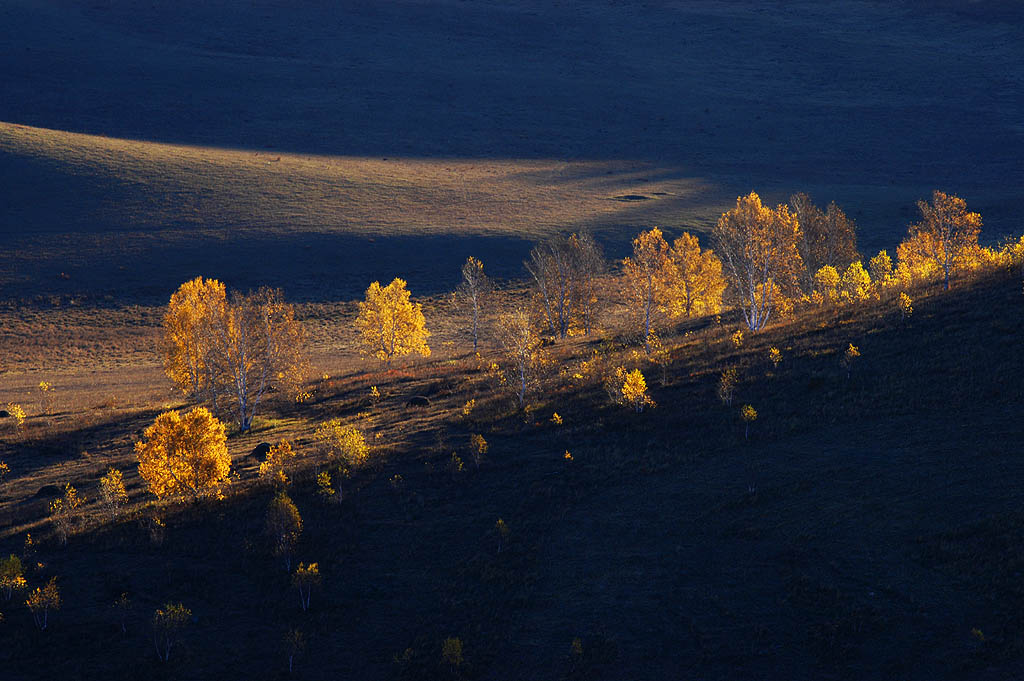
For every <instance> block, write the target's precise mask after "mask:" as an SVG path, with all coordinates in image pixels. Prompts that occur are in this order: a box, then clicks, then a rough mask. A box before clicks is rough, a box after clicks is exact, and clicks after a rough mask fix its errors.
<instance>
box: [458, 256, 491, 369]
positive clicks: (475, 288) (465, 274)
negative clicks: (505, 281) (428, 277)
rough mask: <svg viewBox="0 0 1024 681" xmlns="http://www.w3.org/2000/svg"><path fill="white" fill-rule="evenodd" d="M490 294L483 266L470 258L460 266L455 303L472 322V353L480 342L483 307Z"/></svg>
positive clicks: (489, 284) (489, 283)
mask: <svg viewBox="0 0 1024 681" xmlns="http://www.w3.org/2000/svg"><path fill="white" fill-rule="evenodd" d="M490 292H491V280H490V279H488V278H487V275H486V274H484V264H483V263H482V262H480V261H479V260H477V259H476V258H474V257H473V256H470V257H469V258H467V259H466V263H465V264H464V265H463V266H462V282H461V283H460V284H459V287H458V289H456V291H455V302H456V304H457V305H459V307H461V308H462V309H463V310H465V312H466V313H467V314H468V315H469V317H470V321H471V322H472V333H473V352H476V351H477V347H478V345H479V342H480V331H481V328H480V327H481V322H482V319H481V318H482V315H483V309H484V305H485V304H486V302H487V297H488V294H490Z"/></svg>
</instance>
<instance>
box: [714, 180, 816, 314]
mask: <svg viewBox="0 0 1024 681" xmlns="http://www.w3.org/2000/svg"><path fill="white" fill-rule="evenodd" d="M712 233H713V235H714V237H715V240H716V242H717V245H718V252H719V254H720V256H721V258H722V261H723V264H724V265H725V272H726V278H727V279H728V281H729V283H730V284H731V285H732V287H733V290H734V291H735V292H736V295H737V296H738V299H739V304H740V309H741V310H742V312H743V319H744V320H745V321H746V323H747V326H748V327H749V328H750V330H751V331H758V330H760V329H762V328H764V326H765V324H767V323H768V319H769V317H770V316H771V313H772V310H773V309H775V308H776V306H778V305H779V303H780V302H782V301H780V300H779V299H778V297H780V296H790V295H795V293H796V292H797V290H798V281H797V277H798V274H799V273H800V271H801V269H802V268H803V261H802V259H801V258H800V253H799V252H798V250H797V243H798V242H799V241H800V239H801V238H802V236H801V232H800V225H799V223H798V222H797V219H796V217H795V216H794V215H793V214H792V213H790V211H789V209H788V208H787V207H786V206H778V207H776V208H775V209H772V208H769V207H767V206H764V205H762V204H761V197H759V196H758V195H757V194H756V193H754V192H751V193H750V194H748V195H747V196H741V197H739V198H737V199H736V207H735V208H733V209H732V210H730V211H728V212H726V213H724V214H723V215H722V217H721V218H719V220H718V222H717V223H716V224H715V228H714V230H713V232H712Z"/></svg>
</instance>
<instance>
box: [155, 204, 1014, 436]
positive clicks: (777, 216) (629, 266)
mask: <svg viewBox="0 0 1024 681" xmlns="http://www.w3.org/2000/svg"><path fill="white" fill-rule="evenodd" d="M918 207H919V209H920V211H921V220H920V221H919V222H916V223H914V224H912V225H911V226H910V228H909V230H908V235H907V237H906V239H905V240H904V241H903V243H901V244H900V246H899V248H898V249H897V252H896V255H897V258H896V263H895V265H894V263H893V260H892V258H890V257H889V255H888V253H887V252H886V251H881V252H880V253H879V254H878V255H876V256H875V257H873V258H872V259H871V260H870V262H869V266H868V268H865V267H864V265H863V261H862V259H861V257H860V254H859V252H858V250H857V228H856V224H855V223H854V222H853V221H852V220H851V219H849V218H848V217H847V216H846V214H845V213H844V212H843V211H842V209H841V208H839V207H838V206H837V205H836V204H835V203H831V204H829V205H828V206H827V208H826V209H825V210H822V209H820V208H818V207H817V206H816V205H815V204H814V203H813V202H812V201H811V199H810V197H808V196H807V195H806V194H795V195H794V196H792V197H791V198H790V202H789V205H778V206H776V207H774V208H773V207H770V206H767V205H765V204H763V203H762V201H761V198H760V197H759V196H758V195H757V194H756V193H754V192H751V193H750V194H748V195H746V196H741V197H739V198H737V200H736V205H735V206H734V207H733V208H732V209H730V210H729V211H727V212H725V213H724V214H723V215H722V216H721V217H720V218H719V220H718V222H717V223H716V224H715V226H714V228H713V229H712V232H711V237H712V240H713V242H714V244H715V250H714V251H712V250H710V249H707V248H702V246H701V244H700V240H699V239H698V237H697V236H695V235H693V234H690V233H686V232H684V233H683V234H682V235H681V236H679V238H677V239H676V240H675V241H674V242H673V243H672V244H669V243H668V242H667V241H666V240H665V238H664V235H663V234H662V232H661V230H660V229H658V228H657V227H655V228H653V229H650V230H648V231H645V232H643V233H641V234H639V235H638V236H637V237H636V238H635V239H634V240H633V251H632V253H631V254H630V255H629V256H628V257H626V258H624V259H623V260H622V263H621V275H619V276H618V277H617V278H609V277H608V276H606V275H607V271H608V267H607V263H606V261H605V258H604V256H603V254H602V252H601V248H600V246H599V245H598V244H597V242H596V241H595V240H594V238H593V237H592V236H591V235H590V234H588V233H580V234H571V235H569V236H566V237H560V238H553V239H549V240H546V241H544V242H542V243H540V244H537V245H536V246H535V247H534V248H533V250H532V251H531V252H530V256H529V258H528V259H527V260H526V261H525V263H524V265H525V268H526V271H527V272H528V273H529V275H530V279H531V281H532V283H533V286H534V289H535V298H534V300H533V301H532V302H531V303H530V304H522V305H520V306H518V307H517V308H515V309H513V310H511V311H508V312H506V313H504V314H502V315H498V316H497V319H494V318H493V315H492V314H491V311H492V309H493V305H492V304H491V302H490V301H489V300H488V297H489V295H490V293H491V292H492V290H493V287H492V285H491V282H490V281H489V279H488V277H487V275H486V274H485V272H484V265H483V263H482V262H481V261H480V260H478V259H477V258H474V257H470V258H469V259H467V261H466V263H465V265H464V266H463V268H462V273H461V274H462V280H461V283H460V285H459V287H458V288H457V290H456V291H455V292H454V294H453V301H454V303H455V304H456V308H457V309H458V310H459V311H460V312H461V313H462V314H463V315H464V317H465V319H466V326H467V328H468V330H469V334H470V336H471V338H472V342H473V348H474V351H476V350H478V349H479V347H480V341H481V338H482V337H484V336H485V334H487V333H491V334H493V336H494V339H493V340H494V341H495V345H496V346H497V347H499V348H500V349H501V350H502V351H503V352H504V355H505V357H506V359H507V361H508V363H509V369H510V370H511V373H512V374H514V380H512V381H510V383H512V384H514V385H515V386H516V388H517V389H516V391H515V392H516V395H517V397H518V399H519V401H520V403H522V402H523V399H524V396H525V392H526V385H527V382H528V376H527V374H528V373H529V367H530V364H531V361H532V358H533V357H534V356H535V355H536V353H537V350H538V349H539V348H540V346H541V345H542V342H541V337H540V330H541V329H542V328H543V329H545V330H546V331H547V333H549V334H550V335H551V336H552V337H554V338H565V337H567V336H570V335H575V334H590V333H593V332H594V330H595V329H597V328H598V327H599V326H600V324H601V321H602V319H601V312H602V310H603V309H604V307H605V306H606V304H607V303H608V302H610V300H611V299H614V298H617V299H618V301H619V302H621V303H624V304H625V306H626V308H627V310H628V313H629V316H630V318H631V326H632V329H633V330H634V332H635V333H637V335H638V336H639V337H640V338H641V339H642V341H643V344H644V347H645V349H646V350H647V352H648V353H650V352H651V351H652V341H653V340H654V339H655V338H656V331H657V329H658V328H659V327H663V326H664V325H665V324H666V323H668V322H669V321H671V320H672V319H678V318H682V317H693V316H702V315H708V314H717V313H718V312H720V311H721V310H722V308H723V305H725V304H732V305H734V306H735V307H736V308H737V309H738V310H739V312H740V313H741V315H742V318H743V321H744V323H745V324H746V326H747V327H748V328H749V329H751V330H753V331H758V330H760V329H762V328H764V327H765V325H766V324H768V322H769V321H770V320H771V319H772V318H773V317H774V316H777V315H779V314H785V313H787V312H789V311H791V310H792V309H793V308H794V307H795V306H796V305H799V304H812V303H816V304H834V303H838V302H844V301H857V300H864V299H867V298H870V297H872V296H877V295H880V294H881V292H883V291H888V290H893V289H899V290H903V291H906V289H908V288H910V287H912V286H914V285H916V284H918V283H921V282H923V281H929V280H935V279H941V280H942V282H943V285H944V286H945V287H946V288H947V289H948V288H949V286H950V284H951V281H952V280H953V278H954V277H955V276H956V275H957V274H958V273H960V272H962V271H966V270H971V269H975V268H978V267H984V266H991V265H997V264H1005V263H1009V262H1012V261H1019V260H1021V259H1022V256H1024V240H1022V241H1021V242H1018V243H1016V244H1011V246H1009V247H1007V248H1006V249H1003V250H1002V251H994V250H991V249H986V248H983V247H981V246H980V245H979V244H978V235H979V232H980V229H981V217H980V216H979V215H978V214H977V213H973V212H970V211H968V210H967V206H966V203H965V202H964V201H963V200H962V199H960V198H958V197H956V196H951V195H948V194H945V193H943V192H940V191H936V192H934V193H933V195H932V198H931V201H927V202H926V201H921V202H919V204H918ZM614 281H617V282H618V285H617V286H611V287H610V286H609V285H608V284H609V283H611V282H614ZM616 290H617V293H615V292H614V291H616ZM492 322H496V323H492ZM355 326H356V329H357V331H358V333H359V337H360V340H361V344H362V347H363V350H364V354H366V355H369V356H372V357H375V358H376V359H378V360H380V361H381V362H383V363H384V364H385V366H390V364H391V363H392V361H393V360H394V359H395V358H396V357H402V356H406V355H409V354H414V353H415V354H420V355H423V356H429V355H430V347H429V345H428V343H427V340H428V338H429V336H430V333H429V332H428V331H427V328H426V319H425V316H424V314H423V309H422V305H421V304H420V303H416V302H413V301H412V299H411V295H410V292H409V290H408V288H407V284H406V282H405V281H404V280H403V279H400V278H395V279H394V280H393V281H392V282H391V283H390V284H388V285H387V286H381V284H380V283H379V282H373V283H372V284H371V285H370V286H369V288H368V289H367V290H366V295H365V298H364V300H363V301H361V302H360V303H359V314H358V317H357V319H356V322H355ZM164 330H165V348H166V353H165V357H166V362H165V365H166V370H167V374H168V375H169V376H170V377H171V379H172V380H173V381H174V382H175V384H176V385H178V387H180V388H181V389H182V390H183V392H184V393H185V394H186V395H188V396H191V397H194V398H196V399H199V400H203V401H206V402H208V403H209V405H210V406H211V407H212V408H213V409H214V411H216V410H217V409H218V407H224V408H230V409H231V410H232V411H233V412H234V413H235V415H236V419H237V422H238V427H239V429H240V430H241V431H243V432H244V431H246V430H248V429H249V428H250V426H251V424H252V418H253V415H254V414H255V411H256V409H257V407H258V405H259V404H260V403H261V401H262V399H263V397H264V395H265V394H266V393H267V391H268V390H270V389H273V388H282V389H286V390H290V389H294V388H296V386H298V385H299V384H300V383H301V381H302V380H303V378H304V377H305V368H306V364H305V360H304V358H303V354H302V349H303V347H304V341H305V334H304V332H303V329H302V326H301V325H300V324H299V323H298V322H296V320H295V316H294V310H293V308H292V307H291V306H290V305H289V304H287V303H285V302H284V301H283V297H282V294H281V292H280V291H279V290H275V289H260V290H259V291H256V292H253V293H249V294H245V295H242V294H235V295H233V296H232V297H231V298H230V300H229V299H228V297H227V295H226V293H225V289H224V285H223V284H221V283H220V282H218V281H216V280H212V279H208V280H204V279H202V278H201V277H200V278H196V279H194V280H192V281H190V282H186V283H185V284H183V285H182V286H181V288H179V290H178V291H177V292H175V294H174V295H173V296H172V297H171V301H170V304H169V306H168V312H167V314H166V316H165V319H164Z"/></svg>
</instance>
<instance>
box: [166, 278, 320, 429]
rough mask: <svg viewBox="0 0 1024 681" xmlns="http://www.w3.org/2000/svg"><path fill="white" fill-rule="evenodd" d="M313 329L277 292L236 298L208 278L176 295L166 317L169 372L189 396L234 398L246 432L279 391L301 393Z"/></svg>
mask: <svg viewBox="0 0 1024 681" xmlns="http://www.w3.org/2000/svg"><path fill="white" fill-rule="evenodd" d="M305 340H306V335H305V330H304V329H303V327H302V325H301V324H299V323H298V322H297V321H296V319H295V310H294V308H293V307H292V306H291V305H289V304H288V303H286V302H284V294H283V293H282V292H281V291H280V290H277V289H268V288H263V289H260V290H258V291H255V292H250V293H248V294H246V295H240V294H236V295H234V296H233V297H232V299H231V301H230V302H228V300H227V298H226V296H225V292H224V285H223V284H221V283H220V282H218V281H216V280H212V279H208V280H205V281H204V280H203V279H202V278H201V277H199V278H196V279H193V280H192V281H188V282H185V283H184V284H182V285H181V287H180V288H179V289H178V290H177V291H176V292H175V293H174V295H172V296H171V301H170V304H169V305H168V311H167V313H166V315H165V316H164V350H165V356H164V369H165V370H166V372H167V375H168V376H169V377H170V378H171V380H173V381H174V383H175V385H177V386H178V387H179V388H180V389H181V390H182V391H183V392H184V393H185V394H186V395H190V396H193V397H202V398H205V399H207V400H209V401H210V403H211V405H212V406H213V407H214V409H216V408H217V406H218V401H219V399H220V398H221V397H227V398H228V399H229V402H231V403H232V404H233V410H234V411H235V412H236V414H237V419H238V427H239V430H241V431H242V432H245V431H247V430H249V428H250V427H251V425H252V419H253V416H254V415H255V412H256V409H257V407H258V406H259V404H260V403H261V402H262V400H263V396H264V395H265V394H266V392H267V391H268V390H270V389H271V388H273V387H277V388H281V389H283V390H293V389H297V387H298V385H299V384H300V383H301V381H302V379H303V378H304V375H305V370H306V362H305V357H304V355H303V349H304V347H305Z"/></svg>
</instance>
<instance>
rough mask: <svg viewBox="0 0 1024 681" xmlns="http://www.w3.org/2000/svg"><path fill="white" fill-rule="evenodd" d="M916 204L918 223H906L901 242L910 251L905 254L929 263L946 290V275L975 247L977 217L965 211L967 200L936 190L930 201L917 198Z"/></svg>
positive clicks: (948, 278) (979, 220) (962, 263)
mask: <svg viewBox="0 0 1024 681" xmlns="http://www.w3.org/2000/svg"><path fill="white" fill-rule="evenodd" d="M917 207H918V209H919V210H920V211H921V222H918V223H915V224H913V225H911V226H910V229H909V235H908V238H907V240H906V241H904V242H903V243H904V244H906V249H907V250H909V251H912V254H911V253H907V254H906V256H907V257H908V259H920V260H923V261H927V262H929V263H931V264H933V265H934V266H935V268H936V270H937V271H938V273H941V274H942V276H943V278H944V284H945V288H946V289H947V290H948V289H949V281H950V275H951V274H953V273H954V272H955V271H957V270H959V269H962V268H963V267H964V266H965V262H964V260H965V257H969V256H970V255H971V253H972V252H975V251H976V250H977V248H978V234H979V233H980V232H981V216H980V215H979V214H977V213H971V212H968V210H967V203H966V202H965V201H964V200H963V199H961V198H960V197H958V196H954V195H950V194H946V193H944V192H940V191H938V190H936V191H934V192H932V200H931V202H930V203H929V202H926V201H918V202H917ZM901 248H903V244H901ZM900 259H901V260H903V257H902V256H901V258H900Z"/></svg>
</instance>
